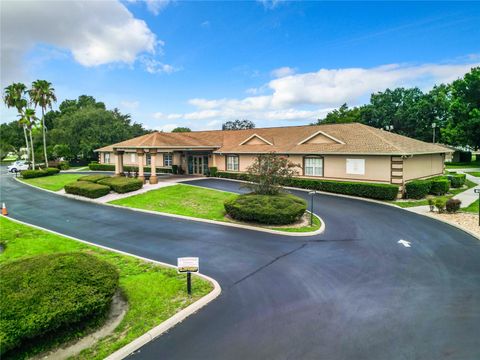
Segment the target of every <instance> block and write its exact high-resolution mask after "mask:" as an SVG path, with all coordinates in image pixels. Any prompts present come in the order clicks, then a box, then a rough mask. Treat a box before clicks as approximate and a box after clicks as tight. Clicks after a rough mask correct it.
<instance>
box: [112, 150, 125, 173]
mask: <svg viewBox="0 0 480 360" xmlns="http://www.w3.org/2000/svg"><path fill="white" fill-rule="evenodd" d="M114 154H115V175H117V176H119V175H123V151H115V152H114Z"/></svg>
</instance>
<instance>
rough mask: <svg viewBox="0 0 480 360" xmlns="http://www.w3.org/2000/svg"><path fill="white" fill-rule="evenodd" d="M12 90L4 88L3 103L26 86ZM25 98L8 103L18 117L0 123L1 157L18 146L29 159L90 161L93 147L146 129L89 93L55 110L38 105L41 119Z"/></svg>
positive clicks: (68, 101) (136, 134)
mask: <svg viewBox="0 0 480 360" xmlns="http://www.w3.org/2000/svg"><path fill="white" fill-rule="evenodd" d="M48 84H50V83H48ZM17 88H18V86H17ZM17 90H18V89H17ZM52 90H53V89H52ZM11 91H13V90H12V88H9V87H7V88H6V89H5V91H4V101H5V102H6V103H7V100H9V98H10V97H12V96H13V97H14V98H15V96H16V97H17V100H18V99H22V98H23V96H24V95H23V93H25V91H26V88H25V89H23V88H20V91H18V92H17V93H16V94H14V95H11V94H10V92H11ZM25 101H26V102H23V101H22V100H18V101H17V102H15V101H13V100H12V101H10V107H16V108H17V109H19V110H18V112H19V119H18V120H15V121H11V122H9V123H4V124H1V125H0V142H1V147H2V151H1V154H0V155H1V156H2V158H3V157H4V156H5V155H6V153H8V152H17V153H19V151H20V148H24V147H27V150H28V151H29V154H31V155H30V156H29V159H30V160H33V159H34V158H36V159H42V160H44V161H45V160H48V159H58V158H64V159H66V160H74V161H75V160H76V161H80V160H82V161H90V160H93V159H96V158H97V155H96V154H95V153H94V150H95V149H97V148H100V147H103V146H107V145H110V144H113V143H116V142H120V141H123V140H127V139H130V138H133V137H135V136H140V135H143V134H146V133H147V132H148V131H147V130H146V129H145V128H144V127H143V126H142V125H141V124H138V123H135V122H132V120H131V117H130V115H129V114H122V113H121V112H120V111H119V110H118V109H116V108H115V109H113V110H108V109H107V108H106V106H105V104H104V103H103V102H98V101H97V100H95V98H94V97H92V96H87V95H82V96H80V97H79V98H78V99H76V100H65V101H63V102H62V103H60V105H59V107H58V110H50V111H48V112H46V111H45V110H46V108H47V107H48V108H51V104H50V105H48V104H47V106H41V108H42V113H44V116H42V119H43V121H40V119H38V118H37V117H36V115H35V111H34V109H30V108H28V107H27V105H28V103H29V101H27V100H26V99H25ZM39 104H40V105H41V104H42V103H41V102H40V103H39ZM7 105H8V104H7ZM17 105H18V107H17ZM25 134H27V135H31V141H28V142H26V139H28V137H29V136H27V135H25ZM44 139H45V140H44ZM32 150H33V152H32Z"/></svg>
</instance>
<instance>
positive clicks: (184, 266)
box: [177, 257, 199, 273]
mask: <svg viewBox="0 0 480 360" xmlns="http://www.w3.org/2000/svg"><path fill="white" fill-rule="evenodd" d="M177 268H178V272H179V273H186V272H198V269H199V266H198V257H181V258H177Z"/></svg>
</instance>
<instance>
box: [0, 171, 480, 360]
mask: <svg viewBox="0 0 480 360" xmlns="http://www.w3.org/2000/svg"><path fill="white" fill-rule="evenodd" d="M1 180H2V189H1V195H0V200H1V201H4V202H6V203H7V205H8V209H9V212H10V215H11V216H12V217H14V218H16V219H19V220H23V221H26V222H29V223H32V224H35V225H39V226H43V227H45V228H48V229H51V230H55V231H58V232H61V233H65V234H68V235H71V236H75V237H78V238H81V239H84V240H88V241H91V242H94V243H98V244H102V245H105V246H109V247H112V248H116V249H119V250H123V251H127V252H130V253H134V254H137V255H141V256H145V257H148V258H152V259H155V260H160V261H165V262H169V263H175V262H176V258H177V257H179V256H199V257H200V266H201V270H202V272H203V273H205V274H207V275H209V276H212V277H214V278H215V279H217V280H218V281H219V282H220V284H221V286H222V289H223V291H222V294H221V295H220V297H219V298H217V299H216V300H215V301H214V302H212V303H211V304H209V305H208V306H207V307H206V308H204V309H202V310H201V311H200V312H199V313H197V314H195V315H193V316H191V317H189V318H188V319H187V320H186V321H185V322H183V323H181V324H180V325H178V326H176V327H175V328H174V329H172V330H171V331H170V332H168V333H167V334H165V335H163V336H161V337H160V338H158V339H156V340H155V341H153V342H151V343H149V344H147V345H146V346H144V347H143V348H142V349H141V350H140V351H138V352H137V353H136V354H134V355H132V356H131V357H133V358H138V359H356V360H357V359H382V360H384V359H455V360H458V359H469V360H470V359H472V360H473V359H478V358H480V342H479V334H480V241H479V240H476V239H475V238H473V237H471V236H470V235H468V234H466V233H464V232H462V231H460V230H458V229H455V228H453V227H451V226H449V225H446V224H444V223H441V222H438V221H436V220H434V219H429V218H426V217H422V216H419V215H416V214H413V213H410V212H407V211H403V210H400V209H396V208H394V207H390V206H384V205H379V204H376V203H370V202H365V201H359V200H354V199H347V198H341V197H335V196H330V195H317V197H316V200H315V207H316V212H317V213H318V214H319V215H320V216H321V217H322V218H323V219H324V220H325V223H326V231H325V232H324V233H323V234H321V235H319V236H314V237H308V238H305V237H286V236H280V235H273V234H267V233H259V232H255V231H250V230H244V229H237V228H231V227H225V226H220V225H214V224H207V223H200V222H194V221H187V220H181V219H174V218H169V217H162V216H158V215H151V214H144V213H138V212H133V211H130V210H127V209H125V210H124V209H117V208H112V207H106V206H102V205H96V204H91V203H86V202H81V201H76V200H72V199H68V198H65V197H61V196H57V195H53V194H50V193H47V192H44V191H40V190H36V189H33V188H30V187H27V186H24V185H22V184H18V183H17V182H15V181H14V180H12V179H8V178H6V177H5V176H2V179H1ZM192 184H195V185H201V186H209V187H215V188H222V189H228V190H234V191H235V190H238V185H239V184H238V183H235V182H229V181H225V180H211V179H206V180H199V181H195V182H192ZM298 195H300V196H304V197H305V196H306V195H305V193H304V192H298ZM400 239H404V240H407V241H411V243H412V247H411V248H406V247H404V246H402V245H400V244H398V243H397V241H398V240H400Z"/></svg>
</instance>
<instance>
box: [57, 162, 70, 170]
mask: <svg viewBox="0 0 480 360" xmlns="http://www.w3.org/2000/svg"><path fill="white" fill-rule="evenodd" d="M57 168H58V169H59V170H68V169H70V163H69V162H68V161H66V160H65V161H60V162H59V163H58V164H57Z"/></svg>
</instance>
